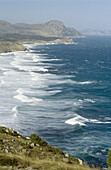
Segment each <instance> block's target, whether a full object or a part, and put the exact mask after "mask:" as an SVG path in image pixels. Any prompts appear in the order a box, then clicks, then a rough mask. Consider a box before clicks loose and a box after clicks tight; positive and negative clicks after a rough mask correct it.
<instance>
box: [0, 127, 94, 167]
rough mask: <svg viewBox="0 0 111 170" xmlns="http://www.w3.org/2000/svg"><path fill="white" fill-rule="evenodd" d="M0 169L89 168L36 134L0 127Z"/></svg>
mask: <svg viewBox="0 0 111 170" xmlns="http://www.w3.org/2000/svg"><path fill="white" fill-rule="evenodd" d="M0 169H5V170H11V169H13V170H16V169H30V170H33V169H41V170H43V169H44V170H56V169H57V170H89V169H90V168H89V167H88V166H86V164H84V163H83V162H82V160H80V159H78V158H75V157H74V156H69V155H68V154H67V153H64V152H63V151H62V150H61V149H57V148H55V147H53V146H51V145H49V144H48V143H47V142H46V141H45V140H43V139H42V138H40V137H39V136H37V135H36V134H31V135H30V136H28V137H23V136H22V135H20V133H19V132H16V131H13V130H12V129H11V128H5V127H0ZM92 170H93V169H92Z"/></svg>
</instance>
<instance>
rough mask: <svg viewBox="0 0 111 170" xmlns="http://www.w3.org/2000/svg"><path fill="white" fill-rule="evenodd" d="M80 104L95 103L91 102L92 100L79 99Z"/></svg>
mask: <svg viewBox="0 0 111 170" xmlns="http://www.w3.org/2000/svg"><path fill="white" fill-rule="evenodd" d="M78 101H79V102H80V103H83V102H88V103H95V102H96V101H94V100H92V99H87V98H86V99H79V100H78Z"/></svg>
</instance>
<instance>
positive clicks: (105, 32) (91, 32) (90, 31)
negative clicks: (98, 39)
mask: <svg viewBox="0 0 111 170" xmlns="http://www.w3.org/2000/svg"><path fill="white" fill-rule="evenodd" d="M81 33H82V34H83V35H111V30H93V29H87V30H83V31H81Z"/></svg>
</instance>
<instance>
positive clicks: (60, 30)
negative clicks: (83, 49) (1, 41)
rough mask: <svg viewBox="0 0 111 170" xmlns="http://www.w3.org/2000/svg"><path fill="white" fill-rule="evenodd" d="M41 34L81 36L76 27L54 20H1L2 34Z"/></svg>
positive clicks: (47, 35)
mask: <svg viewBox="0 0 111 170" xmlns="http://www.w3.org/2000/svg"><path fill="white" fill-rule="evenodd" d="M12 33H13V34H20V35H35V36H37V35H41V36H46V37H80V36H82V35H81V34H80V33H79V32H78V31H77V30H75V29H74V28H68V27H65V25H64V23H63V22H61V21H57V20H52V21H49V22H46V23H44V24H24V23H18V24H11V23H8V22H6V21H2V20H0V34H12Z"/></svg>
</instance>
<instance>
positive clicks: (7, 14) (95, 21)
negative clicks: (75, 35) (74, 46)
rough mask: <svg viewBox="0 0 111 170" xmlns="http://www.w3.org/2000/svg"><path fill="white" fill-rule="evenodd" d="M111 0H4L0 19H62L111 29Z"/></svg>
mask: <svg viewBox="0 0 111 170" xmlns="http://www.w3.org/2000/svg"><path fill="white" fill-rule="evenodd" d="M110 7H111V1H110V0H0V20H5V21H7V22H10V23H29V24H39V23H44V22H47V21H50V20H59V21H62V22H64V24H65V25H66V26H68V27H74V28H75V29H77V30H85V29H95V30H111V22H110V16H111V10H110Z"/></svg>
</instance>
